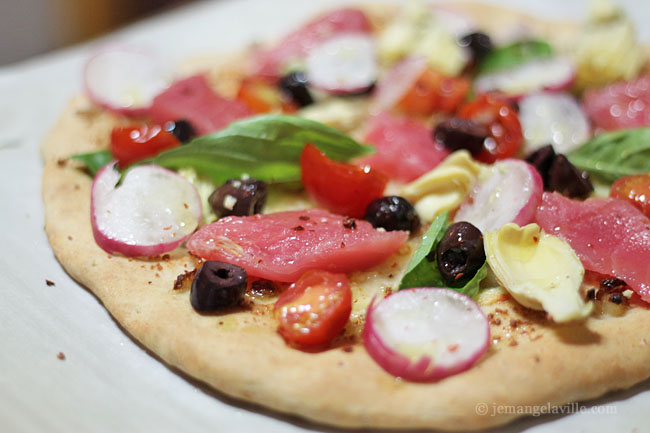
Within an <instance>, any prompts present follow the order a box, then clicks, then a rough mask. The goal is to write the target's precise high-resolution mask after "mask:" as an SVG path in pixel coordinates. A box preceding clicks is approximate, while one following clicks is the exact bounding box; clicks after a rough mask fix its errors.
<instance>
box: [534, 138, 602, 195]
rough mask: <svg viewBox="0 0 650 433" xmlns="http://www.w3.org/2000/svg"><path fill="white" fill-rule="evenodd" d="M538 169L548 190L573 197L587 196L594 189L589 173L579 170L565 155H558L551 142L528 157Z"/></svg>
mask: <svg viewBox="0 0 650 433" xmlns="http://www.w3.org/2000/svg"><path fill="white" fill-rule="evenodd" d="M526 161H528V162H529V163H530V164H531V165H532V166H533V167H535V168H536V169H537V171H538V172H539V174H540V175H541V176H542V179H543V181H544V189H545V190H546V191H558V192H559V193H560V194H562V195H565V196H567V197H571V198H578V197H586V196H587V195H588V194H590V193H592V192H593V191H594V187H593V185H592V184H591V181H590V180H589V173H587V172H586V171H580V170H578V169H577V168H576V167H575V166H574V165H573V164H571V162H570V161H569V160H568V159H567V158H566V156H564V155H561V154H560V155H557V154H556V153H555V151H554V150H553V146H551V145H550V144H549V145H547V146H544V147H542V148H540V149H539V150H537V151H535V152H533V153H532V154H531V155H529V156H528V157H526Z"/></svg>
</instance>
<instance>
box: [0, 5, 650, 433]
mask: <svg viewBox="0 0 650 433" xmlns="http://www.w3.org/2000/svg"><path fill="white" fill-rule="evenodd" d="M493 2H494V3H500V4H504V5H509V6H511V7H516V8H524V9H526V10H528V11H530V12H532V13H534V14H538V15H540V16H544V17H548V18H575V19H582V18H583V17H584V16H585V13H586V8H587V3H586V2H584V1H568V0H564V1H563V0H546V1H535V2H526V3H524V2H522V1H516V0H510V1H506V0H500V1H496V0H495V1H493ZM343 3H346V2H345V1H341V0H330V1H325V0H319V1H311V2H308V1H300V0H281V1H268V0H267V1H264V0H238V1H234V0H230V1H223V0H222V1H217V2H207V1H206V2H199V3H197V4H193V5H190V6H188V7H184V8H182V9H178V10H174V11H172V12H171V13H168V14H166V15H162V16H158V17H155V18H153V19H150V20H147V21H143V22H139V23H137V24H135V25H133V26H131V27H127V28H125V29H122V30H121V31H118V32H115V33H113V34H111V35H109V36H108V37H107V38H109V39H116V40H120V41H127V42H132V43H139V44H145V45H148V46H151V47H153V48H154V49H156V50H157V52H158V53H160V54H162V55H164V56H166V57H167V58H169V59H170V60H171V61H172V62H180V61H181V60H182V59H184V58H187V57H191V56H193V55H196V54H200V53H206V52H207V53H210V52H223V51H229V50H232V49H234V48H237V47H241V46H244V45H245V44H246V43H248V42H251V41H254V40H260V39H263V38H264V37H268V36H272V35H280V34H282V33H283V32H286V31H287V30H288V29H291V28H292V26H294V25H297V24H299V23H301V22H302V21H303V20H304V19H305V18H306V17H309V16H310V15H311V14H313V13H314V12H316V11H318V10H320V9H323V8H325V7H333V6H334V5H336V4H343ZM620 3H621V4H622V5H623V6H624V7H625V8H626V9H627V10H628V11H630V12H631V13H630V16H631V17H632V18H633V19H634V20H635V21H636V23H637V28H638V30H639V33H640V34H641V35H642V38H644V40H646V41H650V31H649V30H650V29H648V28H647V27H644V26H647V23H648V21H650V20H649V19H650V2H645V1H642V0H639V1H634V0H628V1H624V2H620ZM107 38H103V39H102V40H99V41H94V42H92V43H90V44H85V45H81V46H77V47H74V48H72V49H68V50H64V51H60V52H57V53H54V54H50V55H46V56H41V57H38V58H34V59H31V60H29V61H27V62H23V63H20V64H16V65H12V66H9V67H4V68H0V199H1V201H0V227H1V229H0V251H1V253H0V344H1V347H0V432H49V433H56V432H130V433H135V432H265V433H266V432H269V433H270V432H306V431H327V432H330V431H338V430H337V429H333V428H329V427H324V426H317V425H312V424H310V423H307V422H303V421H300V420H297V419H295V418H288V417H284V416H281V415H277V414H274V413H272V412H269V411H267V410H264V409H260V408H256V407H254V406H251V405H246V404H241V403H238V402H236V401H233V400H232V399H229V398H226V397H223V396H221V395H220V394H218V393H215V392H213V391H210V390H209V389H207V388H205V387H202V386H201V385H199V384H197V382H195V381H193V380H191V379H188V378H187V377H185V376H183V375H182V374H179V373H177V372H176V371H172V370H171V369H170V368H168V367H167V366H166V365H165V364H163V363H161V362H160V361H158V360H157V359H156V358H155V357H154V356H152V355H151V354H150V353H148V352H147V351H145V350H144V349H143V348H142V347H141V346H139V345H138V344H137V343H136V342H135V341H134V340H132V339H131V338H130V337H129V336H128V335H127V334H125V333H124V332H123V330H122V329H121V328H120V327H119V325H118V324H117V323H116V322H115V321H114V320H112V318H111V316H110V315H109V314H108V313H107V311H106V310H105V309H104V308H103V306H102V305H101V304H100V303H99V302H98V300H97V299H96V298H95V297H94V296H93V295H92V294H91V293H90V292H88V291H87V290H86V289H84V288H83V287H81V286H79V285H78V284H77V283H75V282H74V281H73V280H72V279H71V278H70V277H69V276H68V275H67V274H66V273H65V272H64V270H63V269H62V268H61V267H60V265H59V264H58V262H57V261H56V260H55V258H54V256H53V254H52V251H51V250H50V247H49V245H48V242H47V239H46V237H45V233H44V231H43V205H42V204H41V200H40V192H41V186H40V183H41V171H42V164H41V160H40V155H39V143H40V141H41V140H42V138H43V136H44V134H45V133H46V131H47V130H48V129H49V128H51V127H52V126H53V125H54V123H55V122H56V120H57V117H58V115H59V113H60V112H61V110H62V108H63V107H64V105H65V103H66V101H67V100H68V99H69V98H70V97H71V96H72V95H74V94H75V93H78V92H79V91H80V83H81V78H80V76H81V70H82V65H83V63H84V60H85V59H86V58H87V56H88V53H89V52H90V51H91V50H92V49H93V47H94V46H97V45H98V44H100V43H102V42H105V41H106V39H107ZM2 43H20V41H2ZM46 279H49V280H51V281H53V282H54V283H55V285H54V286H51V287H50V286H47V285H46V283H45V280H46ZM59 352H63V353H64V354H65V356H66V359H65V360H64V361H61V360H59V359H57V354H58V353H59ZM602 368H608V366H602ZM585 405H586V408H587V409H589V408H595V410H596V411H599V410H600V408H601V407H603V405H612V407H613V409H612V408H610V409H609V411H610V412H611V411H615V412H616V413H615V414H614V415H612V414H594V413H587V412H582V413H576V414H572V415H569V416H542V417H529V418H525V419H524V420H522V421H519V422H517V423H515V424H512V425H510V426H508V427H507V428H505V429H499V431H508V432H520V431H526V432H535V433H542V432H555V431H563V432H633V431H637V432H642V431H650V415H649V412H648V407H649V406H650V383H649V382H645V383H642V384H640V385H638V386H636V387H634V388H632V389H630V390H627V391H624V392H618V393H612V394H610V395H608V396H606V397H605V398H602V399H599V400H597V401H595V402H589V403H586V404H585Z"/></svg>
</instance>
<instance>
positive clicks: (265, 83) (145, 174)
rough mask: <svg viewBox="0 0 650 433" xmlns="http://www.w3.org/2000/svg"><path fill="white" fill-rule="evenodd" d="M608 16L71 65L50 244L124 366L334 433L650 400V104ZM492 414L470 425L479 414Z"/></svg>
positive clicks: (481, 424)
mask: <svg viewBox="0 0 650 433" xmlns="http://www.w3.org/2000/svg"><path fill="white" fill-rule="evenodd" d="M646 60H647V56H646V51H645V49H644V47H643V46H642V45H641V44H640V43H639V42H638V41H637V40H636V38H635V36H634V32H633V28H632V27H631V24H630V23H629V21H628V20H627V19H626V18H625V16H624V15H623V14H622V12H621V11H620V10H618V9H617V8H616V7H614V6H612V5H609V4H605V3H602V4H599V6H598V7H597V8H595V9H594V11H592V18H591V21H590V22H589V23H587V24H585V25H582V26H581V25H578V24H574V23H558V22H544V21H541V20H538V19H533V18H531V17H527V16H524V15H521V14H519V13H516V12H513V11H509V10H503V9H500V8H494V7H490V6H486V5H478V4H472V3H456V2H455V3H453V4H450V5H439V4H437V5H435V6H432V5H429V4H427V3H412V4H409V5H400V6H395V5H366V6H350V7H346V8H342V9H337V10H333V11H325V12H323V13H322V14H321V15H319V16H317V17H315V18H314V19H313V20H311V21H309V22H308V23H306V24H305V25H304V26H302V27H300V28H298V29H296V30H294V31H293V32H289V33H288V34H287V35H286V36H285V37H284V38H283V39H281V40H279V41H275V42H269V43H267V44H262V45H256V46H253V47H250V48H248V49H246V50H242V51H241V52H239V53H235V54H232V55H230V56H225V55H219V56H206V57H203V58H197V59H194V60H191V61H189V62H188V63H187V64H186V65H184V66H183V67H181V68H179V69H177V70H175V71H173V73H171V74H170V72H169V70H168V69H167V68H165V67H163V66H161V64H160V63H159V60H158V59H156V58H154V57H153V56H151V55H150V53H148V52H146V51H143V50H142V49H139V48H133V47H124V46H112V47H107V48H106V49H104V50H101V51H100V52H98V53H97V54H96V55H95V56H94V57H92V58H91V59H89V60H88V63H87V65H86V68H85V70H84V88H85V94H84V95H82V96H79V97H76V98H75V99H73V100H72V102H71V103H70V104H69V106H68V107H67V109H66V111H65V112H64V113H63V115H62V117H61V119H60V121H59V123H58V124H57V125H56V126H55V127H54V129H53V130H52V131H51V132H50V134H49V135H48V137H47V138H46V140H45V142H44V144H43V147H42V153H43V158H44V161H45V164H44V165H45V167H44V174H43V200H44V203H45V211H46V232H47V235H48V238H49V241H50V244H51V246H52V249H53V251H54V253H55V254H56V257H57V258H58V260H59V261H60V262H61V263H62V265H63V266H64V267H65V269H66V270H67V271H68V272H69V274H70V275H71V276H72V277H73V278H74V279H75V280H77V281H78V282H79V283H81V284H83V285H84V286H86V287H88V288H89V289H90V290H91V291H92V292H93V293H94V294H96V295H97V297H98V298H99V299H100V300H101V301H102V303H103V304H104V305H105V307H106V308H107V309H108V311H110V313H111V314H112V315H113V317H115V319H116V320H117V321H118V322H119V323H120V324H121V325H122V326H123V327H124V329H125V330H126V331H127V332H129V333H130V334H131V335H132V336H133V337H134V338H136V339H137V340H138V341H140V342H141V343H142V344H143V345H144V346H146V347H147V348H149V349H150V350H151V351H152V352H153V353H155V354H156V355H157V356H159V357H160V358H161V359H162V360H163V361H164V362H165V363H167V364H169V365H171V366H174V367H177V368H179V369H180V370H182V371H183V372H185V373H187V374H189V375H190V376H192V377H195V378H197V379H199V380H201V381H203V382H205V383H207V384H208V385H210V386H212V387H214V388H215V389H217V390H218V391H220V392H223V393H225V394H227V395H230V396H233V397H235V398H237V399H241V400H244V401H249V402H253V403H256V404H259V405H262V406H265V407H268V408H271V409H273V410H276V411H279V412H282V413H287V414H292V415H297V416H299V417H303V418H306V419H309V420H313V421H316V422H319V423H324V424H330V425H336V426H341V427H349V428H362V427H365V428H389V429H398V428H399V429H401V428H407V429H414V428H436V429H444V430H462V429H484V428H489V427H492V426H497V425H502V424H504V423H507V422H509V421H511V420H512V419H514V418H517V417H519V416H522V415H525V414H526V412H525V411H524V412H522V411H517V410H514V411H513V410H510V411H503V412H499V413H494V412H490V411H487V412H486V411H482V410H479V409H477V408H482V407H487V406H489V407H490V408H491V407H493V406H495V407H496V406H499V407H524V406H526V407H532V406H534V407H547V406H548V407H549V408H551V407H556V406H559V405H563V404H566V403H569V402H575V401H582V400H588V399H592V398H595V397H598V396H601V395H603V394H604V393H606V392H608V391H611V390H616V389H624V388H628V387H630V386H632V385H633V384H635V383H638V382H640V381H643V380H645V379H646V378H648V377H649V376H650V367H649V366H650V347H649V345H648V335H649V333H650V312H649V311H648V307H647V303H648V302H650V273H649V271H648V266H647V264H648V263H649V262H650V257H649V256H650V248H649V247H650V219H649V216H650V205H648V201H647V197H648V196H649V195H650V177H649V175H648V172H650V159H649V156H648V150H647V144H646V143H647V142H648V139H649V138H650V129H648V128H647V126H648V125H650V110H649V109H646V104H647V103H650V91H649V90H648V89H649V88H650V87H649V86H648V82H649V81H648V80H650V78H648V77H649V76H648V75H645V65H646ZM482 405H487V406H482Z"/></svg>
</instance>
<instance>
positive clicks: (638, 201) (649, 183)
mask: <svg viewBox="0 0 650 433" xmlns="http://www.w3.org/2000/svg"><path fill="white" fill-rule="evenodd" d="M609 195H610V197H614V198H618V199H621V200H627V201H628V202H630V203H632V204H633V205H634V206H636V207H637V208H638V209H639V210H640V211H641V212H643V213H644V214H645V216H647V217H649V218H650V173H645V174H637V175H633V176H626V177H622V178H620V179H618V180H617V181H616V182H614V184H613V185H612V189H611V191H610V194H609Z"/></svg>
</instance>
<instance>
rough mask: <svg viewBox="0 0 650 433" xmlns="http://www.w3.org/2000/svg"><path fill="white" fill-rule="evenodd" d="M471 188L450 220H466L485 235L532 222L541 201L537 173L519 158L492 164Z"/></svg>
mask: <svg viewBox="0 0 650 433" xmlns="http://www.w3.org/2000/svg"><path fill="white" fill-rule="evenodd" d="M488 173H489V174H487V175H486V176H485V177H483V176H482V177H481V180H480V181H479V182H478V184H476V185H475V186H474V188H473V189H472V192H471V193H470V195H469V197H467V199H466V200H465V202H464V203H463V204H462V205H461V206H460V208H459V209H458V212H456V216H455V217H454V221H455V222H458V221H467V222H470V223H472V224H474V225H475V226H476V227H477V228H478V229H479V230H481V232H483V233H487V232H491V231H493V230H497V229H499V228H501V227H502V226H503V225H504V224H507V223H510V222H514V223H515V224H518V225H520V226H524V225H526V224H528V223H530V222H532V221H533V218H534V217H535V212H536V210H537V205H538V203H539V202H540V200H541V199H542V193H543V192H544V182H543V181H542V177H541V176H540V175H539V173H538V172H537V170H536V169H535V168H534V167H533V166H532V165H529V164H528V163H526V162H524V161H522V160H519V159H506V160H503V161H499V162H496V163H495V164H494V165H492V167H490V170H489V171H488Z"/></svg>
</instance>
